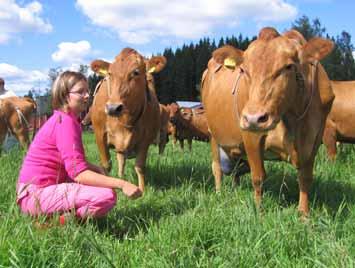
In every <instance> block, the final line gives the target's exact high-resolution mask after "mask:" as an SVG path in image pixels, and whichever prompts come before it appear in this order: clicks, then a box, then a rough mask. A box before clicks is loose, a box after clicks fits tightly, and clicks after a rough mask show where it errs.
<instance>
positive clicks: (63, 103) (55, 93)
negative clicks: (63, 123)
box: [52, 71, 87, 110]
mask: <svg viewBox="0 0 355 268" xmlns="http://www.w3.org/2000/svg"><path fill="white" fill-rule="evenodd" d="M82 80H84V81H86V82H87V79H86V77H85V75H83V74H82V73H79V72H72V71H65V72H63V73H61V74H60V75H59V76H58V77H57V78H56V79H55V81H54V83H53V85H52V108H53V109H54V110H66V109H67V104H68V102H67V96H68V94H69V91H70V90H71V89H72V87H73V86H75V84H76V83H78V82H79V81H82Z"/></svg>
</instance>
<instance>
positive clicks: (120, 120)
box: [91, 48, 166, 191]
mask: <svg viewBox="0 0 355 268" xmlns="http://www.w3.org/2000/svg"><path fill="white" fill-rule="evenodd" d="M165 64H166V59H165V57H162V56H158V57H153V58H151V59H150V60H149V61H145V60H144V58H143V57H142V56H141V55H140V54H139V53H138V52H136V51H135V50H134V49H131V48H125V49H123V50H122V51H121V53H120V54H119V55H118V56H116V58H115V61H114V62H113V63H108V62H105V61H101V60H96V61H93V62H92V63H91V68H92V70H93V71H95V72H97V73H101V74H106V77H105V78H104V79H103V80H102V82H101V83H100V85H99V86H98V90H97V94H96V95H95V97H94V101H93V105H92V108H91V120H92V124H93V128H94V132H95V137H96V143H97V146H98V149H99V152H100V158H101V164H102V166H103V167H104V168H105V169H106V170H107V171H108V170H110V169H111V163H110V156H109V148H108V146H109V145H111V146H113V147H114V148H115V150H116V153H117V160H118V175H119V176H120V177H122V176H123V173H124V166H125V160H126V159H127V158H129V157H136V163H135V170H136V173H137V175H138V181H139V188H140V189H141V190H142V191H143V190H144V177H145V161H146V157H147V153H148V147H149V145H150V144H152V143H153V142H154V141H155V140H156V138H157V136H158V134H159V129H160V112H159V103H158V100H157V97H156V94H155V89H154V80H153V76H152V74H153V73H157V72H160V71H161V70H162V69H163V68H164V66H165Z"/></svg>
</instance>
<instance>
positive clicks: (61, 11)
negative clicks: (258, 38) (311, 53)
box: [0, 0, 355, 95]
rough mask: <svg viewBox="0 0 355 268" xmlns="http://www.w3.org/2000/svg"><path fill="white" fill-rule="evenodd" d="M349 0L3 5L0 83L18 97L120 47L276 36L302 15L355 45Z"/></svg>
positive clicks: (46, 0)
mask: <svg viewBox="0 0 355 268" xmlns="http://www.w3.org/2000/svg"><path fill="white" fill-rule="evenodd" d="M354 10H355V1H354V0H338V1H335V0H193V1H186V0H169V1H163V0H150V1H146V0H76V1H74V0H72V1H70V0H66V1H64V0H37V1H33V0H0V77H3V78H4V79H5V81H6V88H8V89H12V90H14V91H15V92H16V93H17V94H19V95H23V94H25V93H27V92H28V90H29V89H31V88H35V89H37V90H38V89H39V90H44V89H45V88H46V87H48V76H47V74H48V70H49V69H50V68H54V67H61V68H62V69H74V70H75V69H76V68H77V67H78V66H79V65H80V64H89V63H90V62H91V61H92V60H93V59H96V58H101V59H105V60H108V61H112V59H113V58H114V57H115V56H116V55H117V54H118V53H119V52H120V50H121V49H122V48H124V47H128V46H129V47H133V48H135V49H137V50H138V51H139V52H141V53H142V54H144V55H146V56H148V55H151V54H152V53H155V54H156V53H159V52H163V50H164V48H166V47H171V48H173V49H174V48H176V47H177V46H180V45H182V44H183V43H190V42H197V41H198V40H199V39H200V38H202V37H210V38H215V39H216V40H219V39H220V37H222V36H230V35H232V34H234V35H239V33H242V34H243V36H250V37H251V36H254V35H256V34H257V33H258V31H259V30H260V29H261V28H262V27H264V26H273V27H275V28H276V29H277V30H279V31H280V32H283V31H284V30H286V29H289V28H290V26H291V23H292V22H294V20H295V19H297V18H299V17H300V16H301V15H306V16H308V17H309V18H310V19H314V18H319V19H320V21H321V23H322V25H323V26H325V27H326V29H327V32H328V33H329V34H330V35H332V36H336V35H339V34H340V33H341V31H343V30H345V31H347V32H349V33H350V34H351V36H352V41H353V44H354V43H355V42H354V40H355V19H354Z"/></svg>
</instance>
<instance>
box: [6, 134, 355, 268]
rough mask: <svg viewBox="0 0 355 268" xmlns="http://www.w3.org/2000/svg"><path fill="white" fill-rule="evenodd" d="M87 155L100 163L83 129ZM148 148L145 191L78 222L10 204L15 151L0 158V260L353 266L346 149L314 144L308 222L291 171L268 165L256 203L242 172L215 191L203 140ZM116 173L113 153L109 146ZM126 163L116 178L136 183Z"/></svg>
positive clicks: (353, 170) (9, 263) (353, 209)
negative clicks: (39, 217)
mask: <svg viewBox="0 0 355 268" xmlns="http://www.w3.org/2000/svg"><path fill="white" fill-rule="evenodd" d="M84 143H85V148H86V152H87V158H88V159H89V160H90V161H92V162H95V163H98V162H99V154H98V152H97V148H96V145H95V142H94V137H93V135H92V134H91V133H85V135H84ZM157 151H158V149H157V147H155V146H151V148H150V151H149V158H148V161H147V179H146V185H147V187H146V192H145V194H144V197H143V198H140V199H138V200H135V201H130V200H128V199H127V198H125V197H124V196H123V195H122V194H121V193H119V195H118V204H117V206H116V207H115V208H114V209H113V211H112V212H110V213H109V215H108V216H107V217H106V218H104V219H99V220H90V221H89V222H88V223H86V224H84V225H79V224H77V223H75V222H70V223H69V224H68V225H66V226H64V227H53V228H49V229H44V230H41V229H38V228H35V226H34V224H33V222H34V220H33V219H32V218H30V217H27V216H24V215H21V214H20V212H19V210H18V208H17V206H16V204H15V199H16V196H15V187H16V181H17V176H18V171H19V168H20V166H21V163H22V159H23V156H24V154H25V153H24V152H23V151H21V150H19V149H15V150H11V151H10V152H9V153H6V154H3V155H2V156H1V158H0V177H1V181H0V187H1V190H2V191H1V195H0V201H1V202H0V223H1V224H0V267H255V266H258V267H354V266H355V261H354V260H355V224H354V223H355V205H354V204H355V178H354V177H355V166H354V165H353V163H354V160H355V150H354V147H353V146H348V145H345V146H343V147H342V150H341V152H340V154H339V155H338V159H337V161H336V162H335V163H332V162H330V161H329V160H328V159H327V158H326V155H325V150H324V148H321V150H320V152H319V154H318V156H317V163H316V167H315V180H314V183H313V187H312V190H311V209H312V215H311V217H310V219H309V221H308V222H302V221H300V220H299V216H298V214H297V204H298V185H297V180H296V171H295V170H294V169H293V168H292V167H291V166H289V165H287V164H285V163H276V162H268V163H267V164H266V171H267V174H268V177H267V180H266V182H265V187H264V198H263V209H262V211H261V212H258V211H257V210H256V208H255V205H254V200H253V192H252V186H251V182H250V176H249V175H245V176H243V177H242V181H241V185H240V186H239V187H238V188H236V189H235V188H232V179H231V178H230V177H225V178H224V180H223V190H222V191H221V193H218V194H216V193H215V191H214V180H213V176H212V174H211V167H210V149H209V145H208V144H206V143H201V142H194V144H193V150H192V152H189V151H184V152H183V151H181V150H180V148H177V147H175V148H174V147H173V146H172V144H168V146H167V149H166V152H165V154H164V155H163V156H158V153H157ZM111 157H112V159H113V164H114V165H113V169H112V171H111V174H112V175H113V176H116V175H117V164H116V158H115V156H114V154H113V152H111ZM133 166H134V160H129V161H128V163H127V166H126V172H125V178H127V179H128V180H130V181H132V182H134V183H137V176H136V174H135V171H134V168H133Z"/></svg>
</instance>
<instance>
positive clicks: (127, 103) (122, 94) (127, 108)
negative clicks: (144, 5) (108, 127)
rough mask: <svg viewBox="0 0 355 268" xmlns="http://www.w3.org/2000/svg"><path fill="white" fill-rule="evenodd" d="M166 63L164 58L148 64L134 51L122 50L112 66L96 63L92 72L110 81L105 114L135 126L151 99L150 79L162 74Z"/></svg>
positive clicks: (93, 63) (155, 58) (152, 60)
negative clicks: (153, 74)
mask: <svg viewBox="0 0 355 268" xmlns="http://www.w3.org/2000/svg"><path fill="white" fill-rule="evenodd" d="M165 63H166V60H165V58H164V57H153V58H151V59H150V60H148V61H145V59H144V58H143V57H142V56H141V55H140V54H139V53H138V52H137V51H135V50H134V49H131V48H125V49H123V50H122V51H121V53H120V54H119V55H118V56H116V58H115V61H114V62H112V63H108V62H105V61H102V60H95V61H93V62H92V63H91V68H92V70H93V71H94V72H96V73H98V74H101V75H105V76H106V77H107V83H106V86H107V95H108V99H107V102H106V107H105V111H106V113H107V114H108V115H110V116H113V117H121V118H125V119H124V120H125V121H126V122H127V123H132V122H133V121H134V120H135V119H136V118H137V117H138V116H139V114H140V113H141V112H142V111H143V109H144V106H145V102H146V101H147V99H149V96H148V95H149V92H148V79H147V77H148V76H149V75H151V74H152V73H157V72H160V70H162V69H163V68H164V66H165ZM148 68H149V69H148Z"/></svg>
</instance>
